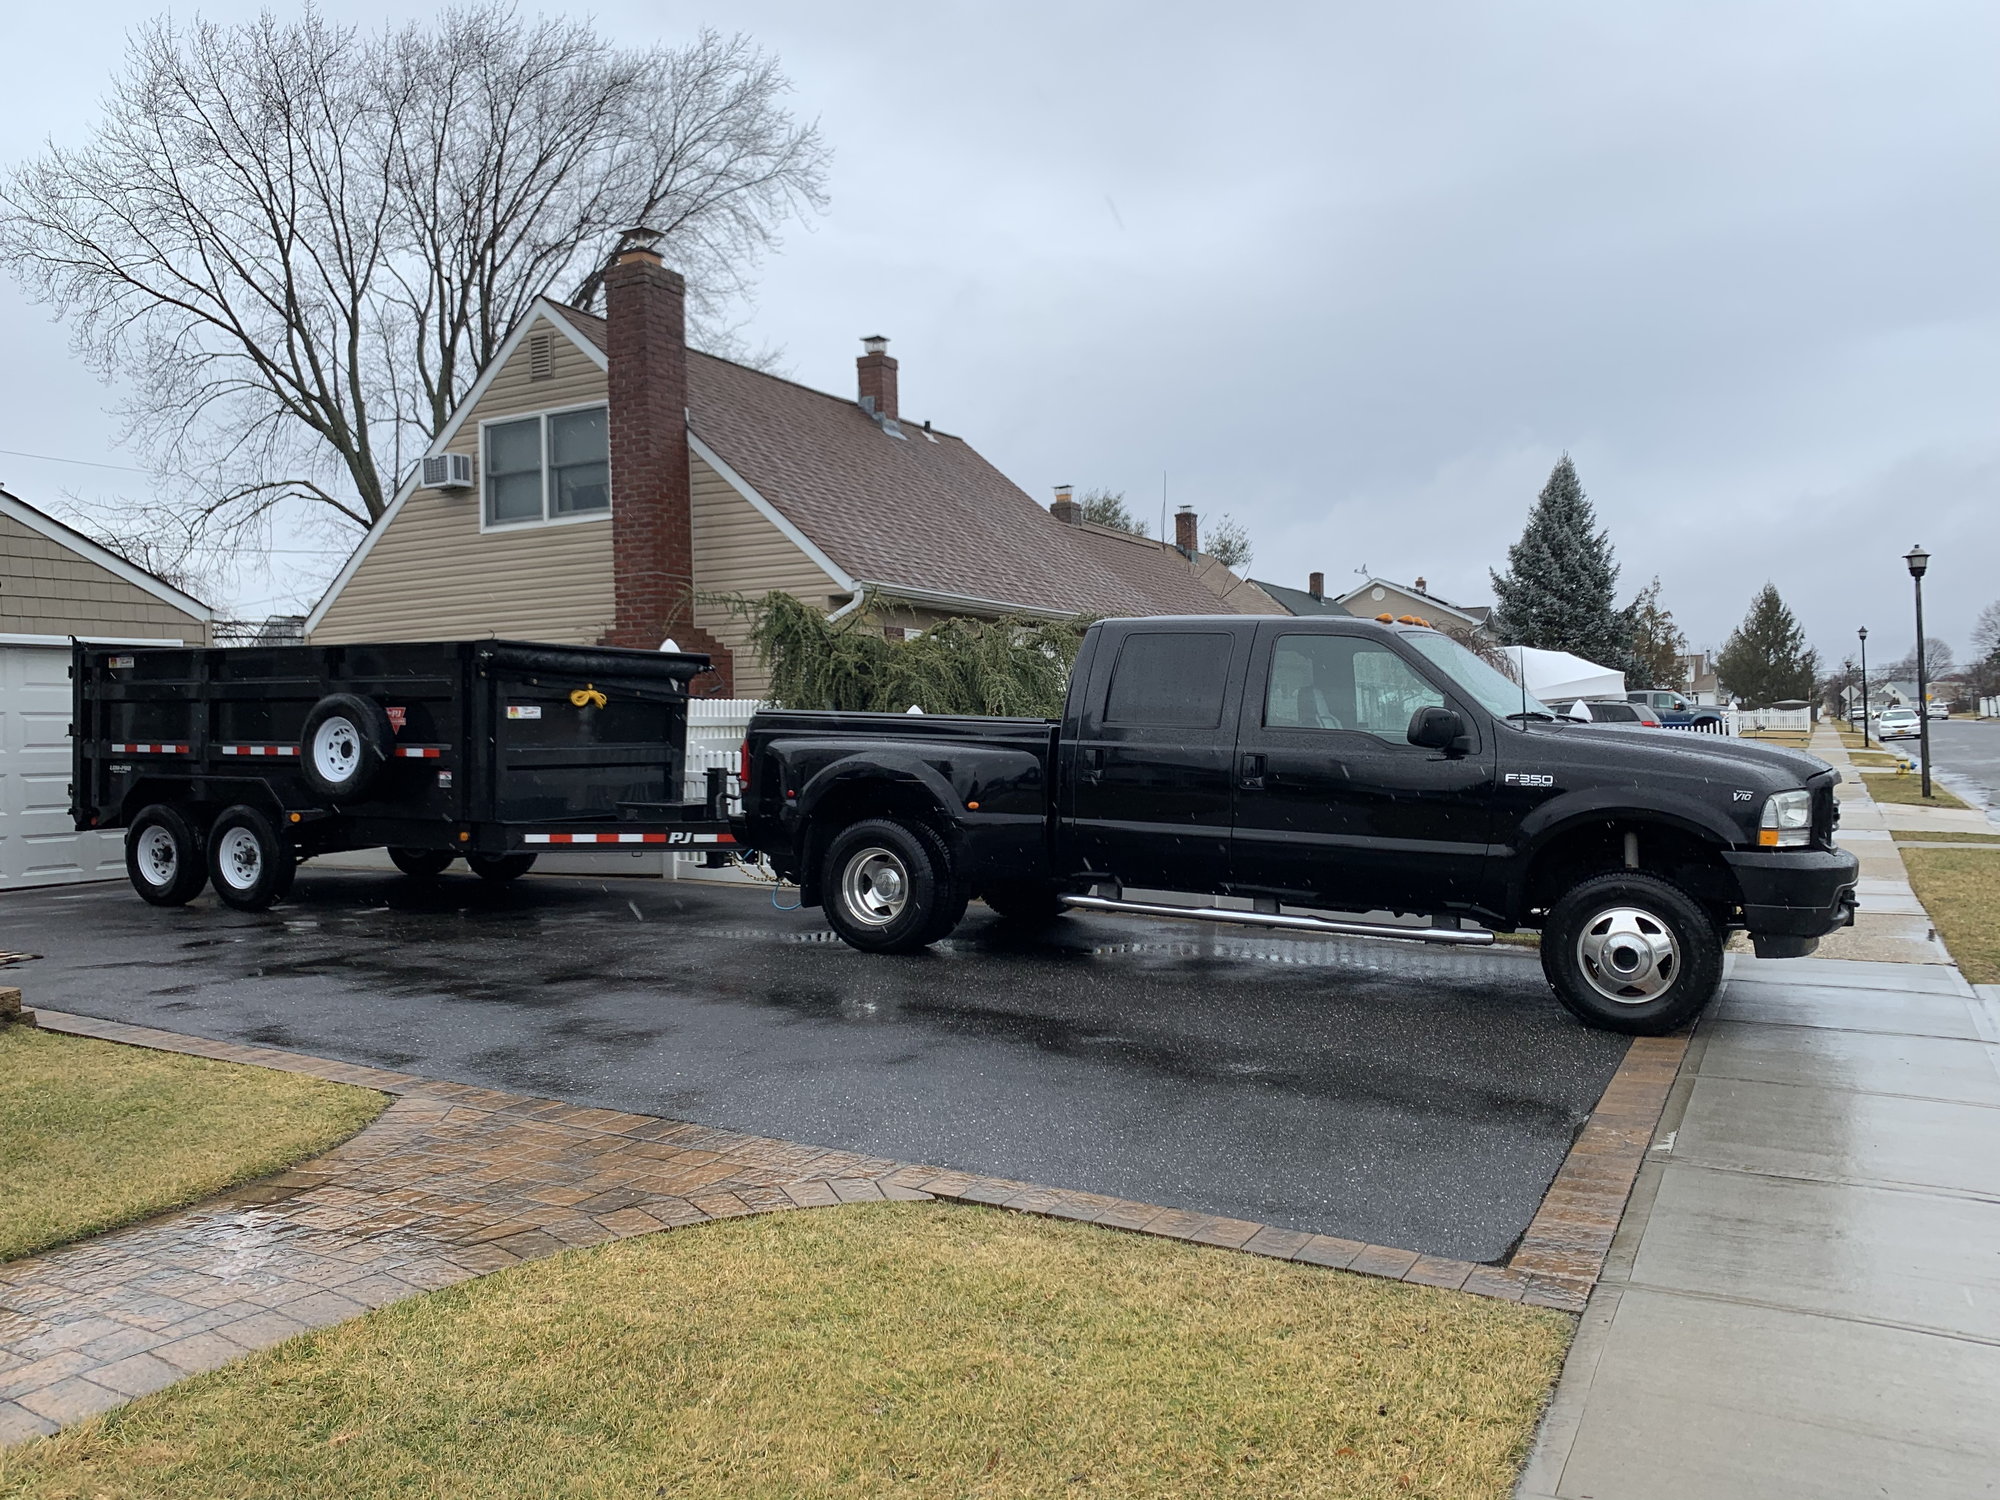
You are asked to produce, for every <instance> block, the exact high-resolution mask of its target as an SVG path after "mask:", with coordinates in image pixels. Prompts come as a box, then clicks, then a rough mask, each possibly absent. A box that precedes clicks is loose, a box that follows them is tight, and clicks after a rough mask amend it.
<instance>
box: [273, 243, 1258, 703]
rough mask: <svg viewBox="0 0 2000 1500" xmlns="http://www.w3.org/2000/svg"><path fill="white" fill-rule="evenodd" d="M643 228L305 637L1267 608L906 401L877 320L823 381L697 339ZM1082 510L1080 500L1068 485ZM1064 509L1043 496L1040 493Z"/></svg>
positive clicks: (547, 332)
mask: <svg viewBox="0 0 2000 1500" xmlns="http://www.w3.org/2000/svg"><path fill="white" fill-rule="evenodd" d="M684 307H685V289H684V286H683V284H682V281H681V278H680V277H679V276H678V275H676V274H675V273H674V272H673V271H671V270H669V269H667V268H666V267H665V266H664V264H662V262H661V259H660V257H659V255H658V254H657V253H655V252H654V251H653V250H652V249H651V248H650V246H649V244H648V243H647V241H646V237H645V236H643V235H633V236H628V237H627V241H626V243H625V244H623V245H622V246H621V247H620V249H619V251H618V253H617V254H616V255H615V256H614V257H613V263H612V265H611V266H610V267H609V268H608V270H607V272H606V277H605V308H604V313H603V315H601V316H600V315H598V314H595V313H591V312H586V311H584V310H582V309H579V308H575V307H570V306H567V305H565V304H563V303H559V302H556V301H553V300H550V299H546V298H545V299H542V300H540V301H538V302H536V303H535V304H534V306H533V308H532V309H531V310H530V312H529V313H528V315H527V317H526V318H525V319H524V320H523V321H522V323H521V324H520V326H519V327H517V328H515V329H514V330H513V332H512V334H511V335H510V336H509V337H508V339H507V340H506V341H505V343H504V344H503V345H502V346H501V348H500V350H499V351H498V353H497V354H496V355H495V357H494V359H493V361H492V362H491V363H490V364H489V365H488V366H487V368H486V369H485V370H484V371H482V372H481V374H480V376H479V378H478V380H477V381H476V382H475V383H474V384H473V386H472V388H471V390H470V391H469V392H468V393H467V395H466V398H465V400H464V401H463V402H462V403H461V404H460V406H459V409H458V411H457V412H456V413H454V415H453V417H452V419H451V421H450V422H449V423H448V424H447V426H446V427H445V429H444V430H443V432H441V433H440V434H439V436H438V438H437V440H436V441H435V443H434V444H433V445H432V447H431V449H430V451H429V452H428V453H427V454H426V455H425V457H424V460H423V461H422V462H420V463H419V465H418V466H417V469H416V471H415V472H414V473H413V474H412V475H411V476H410V478H409V479H408V481H407V482H406V483H405V484H404V485H403V487H402V489H401V490H400V491H399V492H398V494H397V495H396V497H395V500H394V502H393V503H392V504H391V505H390V507H389V509H388V511H387V512H386V513H385V514H384V516H383V517H382V519H381V520H380V521H378V522H377V523H376V525H375V527H374V528H373V529H372V530H371V531H370V532H369V534H368V535H367V537H366V538H365V539H364V540H363V542H362V544H361V546H360V547H359V548H357V549H356V551H355V553H354V555H353V556H352V557H351V558H350V559H349V560H348V562H347V565H346V566H345V567H344V568H343V569H342V570H341V572H340V574H339V575H338V576H337V577H336V578H335V580H334V582H333V584H332V586H331V587H330V588H329V589H328V590H327V592H326V594H325V596H324V597H323V598H322V599H321V600H320V602H319V604H318V606H317V607H316V608H315V609H314V610H313V611H312V613H311V614H310V615H309V616H308V617H307V619H306V632H307V639H308V640H310V641H312V642H315V643H334V642H342V641H364V640H376V641H379V640H447V639H468V638H475V637H481V636H489V635H490V636H505V637H511V638H514V639H527V640H546V641H558V642H566V643H574V644H592V643H604V644H611V645H630V646H641V647H644V648H647V649H652V648H656V647H658V646H660V645H661V644H662V643H663V642H664V641H666V640H668V639H672V640H673V641H675V643H676V644H677V645H679V646H680V647H682V648H683V649H687V650H699V651H706V652H708V653H709V655H710V656H711V658H712V659H713V660H714V662H715V672H716V677H717V678H718V679H720V685H721V686H722V687H723V688H724V689H725V690H727V691H729V692H733V693H736V694H741V695H746V696H754V695H756V694H757V693H759V692H761V691H762V689H763V687H764V674H763V672H762V671H761V670H760V668H759V667H758V664H757V663H756V661H755V660H754V658H753V656H752V654H751V652H750V649H749V643H748V631H749V627H748V625H747V623H746V622H745V621H744V620H743V619H742V618H741V616H740V614H737V613H733V612H732V611H731V609H730V608H729V606H728V604H727V603H726V602H723V601H725V600H727V599H729V598H732V597H745V598H757V597H761V596H762V595H764V594H766V593H769V592H771V591H772V590H782V591H784V592H786V593H789V594H792V595H794V596H795V597H797V598H799V599H801V600H804V601H806V602H808V603H810V604H813V605H814V606H816V607H818V608H822V609H824V610H826V611H827V612H828V613H837V612H839V611H843V610H847V609H851V608H854V607H856V605H857V604H858V602H859V601H861V600H862V599H863V598H864V597H865V598H866V599H867V600H868V602H869V607H870V608H871V609H872V610H873V611H874V613H875V615H876V616H877V617H879V619H880V621H881V623H882V625H883V628H885V629H888V630H892V631H893V630H907V629H911V628H921V627H923V626H925V625H927V624H930V623H934V622H935V621H937V620H940V619H943V618H947V617H949V616H954V615H959V616H964V615H973V616H982V617H987V618H992V617H997V616H1000V615H1026V616H1039V617H1050V618H1053V617H1066V616H1071V615H1077V614H1094V615H1113V614H1187V613H1203V614H1214V613H1243V612H1251V613H1272V614H1275V613H1281V612H1282V611H1280V610H1279V609H1278V607H1277V606H1276V605H1275V604H1273V603H1271V601H1269V600H1268V599H1267V598H1265V597H1264V596H1263V595H1262V594H1261V592H1259V591H1258V590H1256V589H1255V588H1254V587H1252V586H1250V585H1247V584H1246V583H1245V582H1244V580H1241V579H1239V578H1237V577H1236V576H1235V575H1234V574H1233V573H1230V572H1229V571H1228V570H1227V569H1225V568H1222V566H1221V565H1220V564H1219V563H1217V562H1215V560H1214V559H1213V558H1208V557H1205V556H1204V555H1203V554H1201V553H1200V552H1199V550H1198V548H1197V547H1196V546H1195V545H1194V541H1195V537H1196V518H1195V517H1194V516H1193V514H1192V513H1191V512H1190V513H1188V514H1187V515H1186V516H1185V518H1184V519H1183V520H1181V522H1180V524H1181V527H1182V530H1181V533H1180V535H1179V537H1178V538H1177V540H1178V541H1181V542H1184V543H1185V545H1183V546H1173V545H1162V544H1160V543H1156V542H1146V543H1145V544H1144V545H1137V544H1135V543H1134V539H1129V538H1124V537H1123V534H1122V533H1108V532H1106V531H1105V528H1101V527H1091V526H1084V525H1082V524H1080V523H1079V522H1078V521H1077V520H1076V519H1075V518H1074V517H1073V516H1071V515H1069V514H1067V513H1065V512H1064V507H1063V503H1062V502H1063V499H1064V498H1066V497H1062V496H1059V498H1058V502H1057V504H1056V505H1055V506H1053V507H1051V508H1050V509H1044V508H1043V507H1042V506H1040V505H1039V504H1037V503H1036V502H1035V501H1034V500H1032V499H1030V498H1029V497H1028V496H1027V495H1026V494H1025V493H1024V492H1023V491H1022V490H1021V489H1020V488H1019V487H1017V486H1016V485H1015V484H1014V483H1013V482H1012V481H1011V480H1009V479H1008V478H1007V477H1006V476H1005V475H1003V474H1001V473H1000V472H999V471H998V470H997V469H995V468H994V467H993V466H992V465H991V464H989V463H987V461H986V460H985V459H984V458H982V457H981V456H980V455H979V453H978V452H977V451H976V450H975V449H974V448H973V447H972V446H971V445H970V444H969V443H967V442H966V441H965V440H964V439H963V438H961V437H958V436H956V435H954V434H951V433H947V432H943V431H940V430H936V429H934V428H933V427H932V425H931V424H930V423H929V422H924V423H917V422H915V421H912V420H909V419H907V418H905V417H904V416H903V414H902V412H901V410H900V407H899V404H898V400H897V362H896V361H895V360H894V359H893V358H891V357H890V356H889V353H888V347H887V346H888V341H887V340H886V339H881V338H871V339H867V340H864V349H863V352H862V354H861V356H860V357H859V358H858V359H857V361H856V390H855V392H854V394H852V395H845V396H842V395H833V394H829V393H827V392H824V391H818V390H814V389H812V388H810V387H807V386H803V385H799V384H797V383H796V382H793V381H790V380H785V379H782V378H780V377H778V376H775V375H770V374H767V373H765V372H763V371H760V370H755V369H751V368H749V367H747V366H744V365H740V364H736V363H734V362H732V361H729V360H725V359H720V358H717V357H715V356H713V355H710V354H704V353H702V352H700V351H699V350H692V349H689V348H688V347H687V342H686V326H685V311H684ZM1070 509H1071V510H1074V507H1070ZM1052 511H1053V512H1055V513H1052Z"/></svg>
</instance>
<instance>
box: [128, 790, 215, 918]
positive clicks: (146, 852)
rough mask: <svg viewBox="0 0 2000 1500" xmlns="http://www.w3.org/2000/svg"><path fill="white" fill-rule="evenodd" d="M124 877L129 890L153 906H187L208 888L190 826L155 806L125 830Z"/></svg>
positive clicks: (162, 806)
mask: <svg viewBox="0 0 2000 1500" xmlns="http://www.w3.org/2000/svg"><path fill="white" fill-rule="evenodd" d="M125 873H126V875H127V876H129V877H130V878H131V881H132V889H133V890H135V891H137V892H138V893H139V895H140V897H141V898H142V899H143V900H145V901H148V902H150V903H151V904H152V905H154V906H186V905H187V904H188V902H190V901H192V900H194V898H195V897H196V896H199V895H200V894H201V888H202V887H203V886H205V885H207V884H208V866H207V865H206V864H205V863H204V862H203V860H202V850H201V840H200V839H199V838H198V837H197V836H196V834H195V831H194V827H193V825H191V824H190V823H189V822H188V820H187V819H186V818H184V817H183V816H181V814H180V813H179V812H178V811H176V810H175V809H173V808H171V807H168V806H167V805H166V804H165V803H158V802H156V803H154V804H153V805H152V806H151V807H148V808H144V809H142V810H141V811H140V813H139V816H138V817H136V818H134V819H133V820H132V823H131V826H130V827H129V828H127V829H126V830H125Z"/></svg>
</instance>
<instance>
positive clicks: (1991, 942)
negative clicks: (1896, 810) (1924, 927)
mask: <svg viewBox="0 0 2000 1500" xmlns="http://www.w3.org/2000/svg"><path fill="white" fill-rule="evenodd" d="M1897 837H1898V838H1900V837H1902V835H1900V834H1898V835H1897ZM1902 855H1903V867H1904V868H1905V869H1907V870H1908V871H1909V872H1910V886H1911V888H1912V889H1914V890H1915V891H1916V893H1917V899H1918V900H1919V901H1921V902H1923V903H1924V910H1925V911H1927V912H1929V913H1930V914H1931V920H1932V921H1933V922H1935V923H1936V924H1937V930H1938V936H1939V937H1941V938H1943V939H1944V945H1945V947H1946V948H1948V949H1950V950H1951V956H1952V957H1953V958H1954V959H1956V960H1957V961H1958V967H1959V970H1960V972H1961V973H1963V974H1964V975H1965V977H1966V978H1967V979H1969V980H1971V981H1972V982H1973V983H1974V984H2000V859H1995V858H1994V857H1993V856H1992V855H1990V854H1988V853H1987V852H1986V851H1985V850H1983V849H1905V850H1903V851H1902Z"/></svg>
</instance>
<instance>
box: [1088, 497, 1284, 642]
mask: <svg viewBox="0 0 2000 1500" xmlns="http://www.w3.org/2000/svg"><path fill="white" fill-rule="evenodd" d="M1070 489H1071V487H1070V486H1069V485H1066V484H1063V485H1057V486H1056V498H1055V499H1054V501H1052V502H1051V503H1050V505H1049V514H1050V515H1051V516H1053V517H1055V519H1056V520H1058V521H1061V522H1063V523H1064V524H1065V525H1068V526H1071V527H1074V528H1075V537H1074V544H1075V545H1076V546H1077V547H1078V548H1080V549H1081V550H1082V551H1083V552H1084V553H1085V554H1086V555H1087V556H1089V557H1091V558H1093V559H1094V560H1095V561H1097V562H1098V563H1101V564H1102V565H1103V566H1104V567H1106V568H1108V569H1109V570H1110V571H1111V572H1113V573H1115V574H1118V575H1120V576H1121V577H1126V578H1128V579H1129V580H1130V583H1131V586H1132V587H1133V588H1134V589H1136V590H1138V591H1140V592H1141V593H1142V594H1145V595H1150V594H1151V593H1152V591H1153V585H1152V584H1151V583H1150V582H1149V580H1152V579H1155V578H1161V577H1165V578H1171V579H1173V580H1174V582H1175V589H1174V597H1175V600H1176V601H1178V598H1179V594H1180V590H1181V586H1180V580H1181V578H1182V577H1183V575H1188V574H1191V575H1192V576H1193V578H1194V581H1195V582H1196V583H1198V584H1200V585H1201V586H1202V588H1203V589H1204V590H1206V594H1205V595H1195V596H1193V603H1192V605H1191V606H1189V608H1190V609H1199V610H1201V611H1202V612H1204V613H1210V614H1232V615H1282V614H1284V613H1286V610H1285V608H1284V606H1283V605H1281V604H1279V603H1278V602H1277V601H1276V600H1275V599H1273V598H1272V597H1271V596H1270V594H1268V593H1267V592H1266V591H1265V590H1264V588H1263V587H1262V585H1260V584H1255V583H1252V582H1251V581H1250V580H1249V579H1247V578H1239V577H1237V576H1236V574H1235V573H1233V572H1231V571H1230V570H1229V569H1228V568H1227V567H1225V566H1224V565H1223V564H1222V563H1220V562H1218V561H1216V559H1215V558H1213V557H1210V556H1209V555H1208V554H1207V553H1206V552H1203V551H1202V550H1201V545H1200V535H1201V518H1200V517H1199V516H1198V515H1196V514H1195V510H1194V507H1193V506H1191V505H1183V506H1182V507H1181V508H1180V509H1179V510H1177V511H1175V512H1174V539H1173V540H1172V541H1171V542H1168V541H1163V540H1159V539H1156V538H1154V537H1150V536H1141V535H1139V534H1138V533H1137V532H1132V531H1120V530H1119V529H1118V528H1117V527H1115V526H1100V525H1098V524H1097V523H1096V522H1094V521H1086V520H1084V518H1083V507H1082V506H1081V505H1079V504H1078V503H1077V502H1076V501H1075V500H1074V499H1072V498H1071V493H1070ZM1218 604H1219V606H1220V607H1219V608H1218ZM1181 609H1182V606H1181V605H1180V604H1179V603H1178V602H1176V603H1174V604H1173V605H1172V606H1171V607H1170V608H1169V609H1158V610H1155V609H1141V608H1132V609H1125V610H1121V611H1118V612H1119V613H1122V614H1167V613H1178V612H1181ZM1095 613H1098V614H1108V613H1111V611H1108V610H1098V611H1095Z"/></svg>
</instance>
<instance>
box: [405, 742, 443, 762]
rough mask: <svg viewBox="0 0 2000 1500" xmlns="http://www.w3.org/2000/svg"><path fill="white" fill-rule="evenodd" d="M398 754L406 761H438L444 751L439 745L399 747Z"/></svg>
mask: <svg viewBox="0 0 2000 1500" xmlns="http://www.w3.org/2000/svg"><path fill="white" fill-rule="evenodd" d="M396 754H397V755H398V756H400V757H401V758H402V759H404V760H436V759H437V758H438V757H439V756H440V755H442V754H444V749H443V747H442V746H438V745H398V746H397V747H396Z"/></svg>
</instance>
